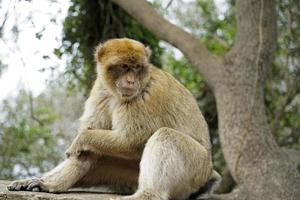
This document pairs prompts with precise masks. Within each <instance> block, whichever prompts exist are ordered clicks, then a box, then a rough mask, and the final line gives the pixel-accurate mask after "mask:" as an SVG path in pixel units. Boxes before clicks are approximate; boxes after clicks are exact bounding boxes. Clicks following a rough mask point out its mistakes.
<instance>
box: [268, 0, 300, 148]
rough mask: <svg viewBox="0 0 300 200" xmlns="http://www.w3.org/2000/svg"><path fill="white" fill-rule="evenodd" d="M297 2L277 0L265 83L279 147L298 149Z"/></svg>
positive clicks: (299, 68) (299, 57)
mask: <svg viewBox="0 0 300 200" xmlns="http://www.w3.org/2000/svg"><path fill="white" fill-rule="evenodd" d="M299 9H300V4H299V2H297V1H286V0H278V12H279V15H278V36H279V38H278V46H277V52H276V57H275V58H276V59H275V61H274V64H273V67H272V71H271V76H270V77H269V79H268V82H267V86H266V104H267V107H268V116H269V120H270V123H271V128H272V131H273V133H274V135H275V136H276V138H277V141H278V142H279V144H280V145H282V146H288V147H294V148H298V149H300V117H299V116H300V85H299V82H300V20H299V19H300V13H299Z"/></svg>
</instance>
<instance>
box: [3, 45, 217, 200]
mask: <svg viewBox="0 0 300 200" xmlns="http://www.w3.org/2000/svg"><path fill="white" fill-rule="evenodd" d="M149 56H150V51H149V50H148V49H147V48H145V47H144V45H143V44H141V43H139V42H137V41H134V40H130V39H113V40H109V41H107V42H106V43H104V44H103V45H99V46H98V47H97V50H96V54H95V58H96V61H97V73H98V77H97V80H96V81H95V84H94V87H93V89H92V91H91V93H90V97H89V98H88V100H87V102H86V105H85V111H84V114H83V116H82V117H81V119H80V121H81V126H80V129H79V134H78V135H77V137H76V138H75V140H74V141H73V143H72V144H71V146H70V147H69V149H68V150H67V155H68V158H67V159H66V160H65V161H64V163H63V164H62V165H61V166H58V167H57V168H56V169H54V170H53V171H51V172H50V173H48V174H46V175H45V176H43V177H42V178H41V179H38V180H32V179H29V180H25V181H16V182H14V183H12V185H11V186H9V189H11V190H22V189H28V190H32V189H34V188H36V187H40V188H41V189H42V190H43V191H49V192H62V191H66V190H68V189H69V188H71V187H74V186H80V187H89V186H95V185H110V186H120V187H124V188H125V187H126V188H130V190H131V191H132V192H133V191H135V190H136V189H137V191H136V193H135V194H134V195H132V196H129V197H126V198H125V199H142V200H143V199H144V200H146V199H153V200H154V199H170V198H172V199H184V198H187V197H188V196H189V195H190V194H191V193H193V192H196V191H197V190H198V189H199V188H200V187H201V186H203V185H204V184H205V183H206V182H207V181H208V180H209V179H210V178H211V176H212V172H213V170H212V161H211V155H210V154H211V147H210V142H209V134H208V128H207V124H206V122H205V120H204V118H203V116H202V114H201V112H200V110H199V108H198V106H197V103H196V101H195V99H194V98H193V96H192V94H191V93H190V92H189V91H188V90H187V89H186V88H184V87H183V86H182V85H181V84H180V83H179V82H178V81H177V80H176V79H174V78H173V77H172V76H171V75H170V74H168V73H167V72H164V71H162V70H160V69H158V68H156V67H155V66H153V65H151V64H150V63H149ZM124 63H125V64H127V65H129V66H134V65H142V66H144V68H143V69H144V71H142V72H143V73H140V74H139V75H138V76H137V78H138V80H137V82H138V84H137V86H136V87H134V90H133V92H132V94H133V95H131V96H123V95H122V94H123V93H122V90H120V88H118V87H116V77H114V75H111V74H110V72H109V70H110V68H111V67H115V66H118V65H120V64H124ZM115 68H116V67H115ZM120 91H121V92H120ZM130 92H131V90H130ZM130 94H131V93H130ZM139 164H140V167H139ZM139 168H140V169H139Z"/></svg>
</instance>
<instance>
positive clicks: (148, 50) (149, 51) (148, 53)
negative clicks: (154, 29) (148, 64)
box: [145, 46, 152, 59]
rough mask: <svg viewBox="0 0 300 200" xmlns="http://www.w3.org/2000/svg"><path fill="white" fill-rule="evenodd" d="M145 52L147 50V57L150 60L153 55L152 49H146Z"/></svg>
mask: <svg viewBox="0 0 300 200" xmlns="http://www.w3.org/2000/svg"><path fill="white" fill-rule="evenodd" d="M145 50H146V55H147V57H148V59H150V56H151V53H152V52H151V49H150V47H149V46H147V47H146V48H145Z"/></svg>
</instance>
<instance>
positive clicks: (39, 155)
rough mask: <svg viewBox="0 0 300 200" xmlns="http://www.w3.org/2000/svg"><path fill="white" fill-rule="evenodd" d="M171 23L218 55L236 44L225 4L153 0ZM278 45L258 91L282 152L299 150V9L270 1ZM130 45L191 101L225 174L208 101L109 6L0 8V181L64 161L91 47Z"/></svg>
mask: <svg viewBox="0 0 300 200" xmlns="http://www.w3.org/2000/svg"><path fill="white" fill-rule="evenodd" d="M150 2H151V3H152V5H153V7H155V9H156V10H157V11H158V12H159V13H160V14H161V15H163V16H164V17H165V18H167V19H168V20H170V21H171V22H173V23H175V24H177V25H178V26H180V27H183V28H184V29H185V30H186V31H188V32H190V33H192V34H193V35H195V36H196V37H199V39H200V38H201V41H202V42H203V43H205V44H206V45H207V46H208V48H209V50H210V51H211V52H213V53H215V54H220V55H222V54H224V53H225V52H227V51H228V49H229V48H230V47H231V46H232V44H233V40H234V37H235V27H236V26H235V16H234V1H233V0H214V1H212V0H193V1H192V0H176V1H172V0H152V1H150ZM277 5H278V7H277V9H278V13H279V15H278V19H277V23H278V45H277V50H276V56H275V59H274V62H273V65H272V70H271V71H270V72H269V77H268V80H267V84H266V87H265V102H266V105H267V114H268V119H269V122H270V124H271V128H272V132H273V134H274V137H275V138H276V140H277V142H278V144H279V145H280V146H282V147H288V148H294V149H298V150H300V137H299V136H300V84H299V83H300V82H299V81H300V64H299V63H300V20H299V19H300V12H299V10H300V5H299V2H297V1H294V0H277ZM115 37H129V38H133V39H137V40H139V41H141V42H143V43H144V44H146V45H148V46H150V47H151V49H152V58H151V60H152V63H154V64H155V65H156V66H157V67H160V68H163V69H164V70H166V71H169V72H170V73H171V74H173V75H174V76H175V77H176V78H177V79H178V80H179V81H180V82H181V83H183V84H184V85H185V86H186V87H187V88H188V89H189V90H190V91H191V92H192V93H193V94H194V96H195V98H196V99H197V101H198V104H199V107H200V109H201V110H202V112H203V114H204V116H205V118H206V120H207V122H208V124H209V128H210V134H211V140H212V143H213V159H214V165H215V166H216V168H217V170H218V171H220V172H221V174H222V175H223V178H224V182H223V184H222V186H221V187H220V189H219V192H227V191H230V190H231V189H232V188H233V187H234V185H235V183H234V181H233V179H232V178H231V176H230V173H229V172H228V169H227V167H226V164H225V161H224V158H223V155H222V151H221V148H220V144H219V139H218V121H217V112H216V105H215V100H214V97H213V95H212V92H211V91H210V89H209V87H208V86H207V84H206V83H205V81H204V80H203V78H202V77H201V75H200V74H199V73H198V72H197V70H196V69H195V68H194V67H193V66H192V65H191V64H190V63H189V62H188V61H187V59H186V58H185V57H184V56H183V55H182V53H181V52H180V51H179V50H178V49H176V48H174V47H172V46H170V45H169V44H167V43H165V42H163V41H160V40H158V39H157V38H156V37H155V36H154V35H153V34H152V33H151V32H149V31H148V30H147V29H145V28H144V27H143V25H142V24H139V23H138V22H137V21H136V20H134V19H133V18H132V17H130V16H129V15H128V14H127V13H126V12H125V11H123V10H122V9H121V8H120V7H118V6H117V5H115V4H113V3H112V2H111V1H109V0H94V1H93V0H0V179H9V180H10V179H16V178H24V177H29V176H38V175H40V174H41V173H43V172H46V171H47V170H50V169H51V168H53V167H54V166H55V165H57V164H58V162H60V161H61V160H62V159H63V155H64V154H63V152H64V151H65V150H66V148H67V146H68V144H69V143H70V142H71V140H72V138H74V137H75V134H76V127H77V119H78V118H79V117H80V115H81V113H82V108H83V104H84V101H85V99H86V98H87V96H88V94H89V90H90V89H91V86H92V84H93V82H94V79H95V76H96V73H95V63H94V58H93V52H94V47H95V46H96V45H97V44H98V42H101V41H105V40H107V39H109V38H115Z"/></svg>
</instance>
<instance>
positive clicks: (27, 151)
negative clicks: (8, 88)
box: [0, 90, 62, 179]
mask: <svg viewBox="0 0 300 200" xmlns="http://www.w3.org/2000/svg"><path fill="white" fill-rule="evenodd" d="M28 97H29V96H28V94H27V93H26V92H25V91H24V90H22V91H20V94H19V95H18V97H17V99H16V100H13V99H6V100H5V101H4V102H3V104H2V106H1V108H0V109H1V113H2V115H1V119H0V151H1V155H0V168H1V171H0V179H12V178H16V177H28V176H32V175H36V174H40V173H42V172H45V171H47V170H50V169H51V168H52V167H54V166H55V165H56V164H57V161H58V160H59V158H60V156H59V155H60V154H59V152H58V148H55V146H58V141H59V139H60V138H62V135H61V134H60V133H53V132H52V131H51V129H50V126H51V125H52V124H53V123H54V122H55V121H56V120H57V119H58V116H57V115H56V114H55V113H53V112H52V111H51V108H50V107H49V106H47V105H39V106H38V107H37V109H35V110H34V113H32V111H31V108H30V103H28ZM37 100H40V101H42V99H37Z"/></svg>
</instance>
